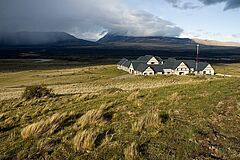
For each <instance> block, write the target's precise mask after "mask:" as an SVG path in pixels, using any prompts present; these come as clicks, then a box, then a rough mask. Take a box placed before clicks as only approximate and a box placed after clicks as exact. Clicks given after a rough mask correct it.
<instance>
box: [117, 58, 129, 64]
mask: <svg viewBox="0 0 240 160" xmlns="http://www.w3.org/2000/svg"><path fill="white" fill-rule="evenodd" d="M125 61H127V59H126V58H122V59H121V60H120V61H119V62H118V63H117V64H118V65H122V64H123V63H124V62H125Z"/></svg>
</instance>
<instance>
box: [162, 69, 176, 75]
mask: <svg viewBox="0 0 240 160" xmlns="http://www.w3.org/2000/svg"><path fill="white" fill-rule="evenodd" d="M163 71H164V74H174V71H173V70H172V69H163Z"/></svg>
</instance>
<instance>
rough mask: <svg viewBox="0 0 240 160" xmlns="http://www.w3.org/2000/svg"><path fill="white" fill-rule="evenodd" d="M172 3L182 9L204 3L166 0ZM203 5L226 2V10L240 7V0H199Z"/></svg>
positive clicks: (192, 7) (198, 6)
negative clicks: (196, 3)
mask: <svg viewBox="0 0 240 160" xmlns="http://www.w3.org/2000/svg"><path fill="white" fill-rule="evenodd" d="M166 1H167V2H169V3H171V4H172V5H173V7H175V8H180V9H195V8H200V7H202V5H195V4H194V3H192V2H189V1H188V0H166ZM198 1H199V2H201V3H202V4H203V5H214V4H217V3H225V7H224V10H229V9H235V8H239V7H240V0H198Z"/></svg>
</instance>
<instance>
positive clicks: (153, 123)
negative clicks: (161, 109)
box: [132, 109, 161, 132]
mask: <svg viewBox="0 0 240 160" xmlns="http://www.w3.org/2000/svg"><path fill="white" fill-rule="evenodd" d="M160 126H161V118H160V115H159V113H158V110H156V109H150V110H149V111H148V113H147V114H145V115H143V116H142V117H140V118H139V119H138V120H137V122H135V123H134V124H133V126H132V129H133V130H134V131H137V132H141V131H142V130H143V129H145V128H159V127H160Z"/></svg>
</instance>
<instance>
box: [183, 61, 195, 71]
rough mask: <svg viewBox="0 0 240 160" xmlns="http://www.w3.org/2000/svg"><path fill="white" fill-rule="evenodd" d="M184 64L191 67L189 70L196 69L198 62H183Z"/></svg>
mask: <svg viewBox="0 0 240 160" xmlns="http://www.w3.org/2000/svg"><path fill="white" fill-rule="evenodd" d="M183 62H184V63H185V64H186V65H187V66H188V67H189V68H194V69H195V68H196V61H195V60H183Z"/></svg>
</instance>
